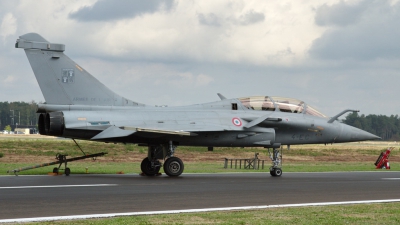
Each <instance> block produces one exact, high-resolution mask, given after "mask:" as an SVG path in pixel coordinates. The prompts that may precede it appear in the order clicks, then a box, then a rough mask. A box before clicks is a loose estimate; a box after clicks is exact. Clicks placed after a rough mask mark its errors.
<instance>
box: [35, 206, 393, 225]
mask: <svg viewBox="0 0 400 225" xmlns="http://www.w3.org/2000/svg"><path fill="white" fill-rule="evenodd" d="M399 214H400V203H381V204H356V205H338V206H318V207H317V206H315V207H314V206H313V207H293V208H272V209H264V210H248V211H227V212H208V213H185V214H166V215H149V216H126V217H116V218H108V219H88V220H70V221H58V222H57V221H52V222H46V223H43V222H41V223H40V224H146V225H148V224H307V225H312V224H362V225H364V224H399V223H400V216H399ZM31 224H39V223H31Z"/></svg>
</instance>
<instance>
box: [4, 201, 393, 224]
mask: <svg viewBox="0 0 400 225" xmlns="http://www.w3.org/2000/svg"><path fill="white" fill-rule="evenodd" d="M389 202H400V199H385V200H366V201H347V202H318V203H303V204H282V205H262V206H242V207H226V208H205V209H182V210H165V211H148V212H126V213H107V214H90V215H71V216H52V217H35V218H16V219H3V220H0V223H23V222H44V221H55V220H76V219H92V218H110V217H116V216H142V215H160V214H178V213H199V212H215V211H232V210H257V209H269V208H285V207H304V206H328V205H349V204H369V203H389Z"/></svg>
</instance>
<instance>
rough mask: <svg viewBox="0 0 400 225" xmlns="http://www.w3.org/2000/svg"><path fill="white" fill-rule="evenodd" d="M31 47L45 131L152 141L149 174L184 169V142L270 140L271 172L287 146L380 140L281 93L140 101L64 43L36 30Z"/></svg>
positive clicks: (255, 143) (24, 44)
mask: <svg viewBox="0 0 400 225" xmlns="http://www.w3.org/2000/svg"><path fill="white" fill-rule="evenodd" d="M15 47H16V48H22V49H24V50H25V53H26V56H27V57H28V60H29V62H30V65H31V67H32V70H33V72H34V74H35V76H36V79H37V81H38V83H39V86H40V89H41V91H42V93H43V96H44V99H45V104H39V106H38V111H37V112H38V113H40V116H39V121H38V127H39V133H40V134H41V135H50V136H57V137H64V138H71V139H80V140H90V141H99V142H114V143H134V144H138V145H141V146H148V154H147V156H146V157H145V158H144V159H143V161H142V163H141V170H142V172H143V174H145V175H147V176H153V175H156V174H158V173H159V171H160V169H161V167H163V169H164V172H165V173H166V174H167V175H168V176H179V175H181V174H182V172H183V169H184V164H183V162H182V160H181V159H179V158H178V157H175V156H174V153H175V151H176V149H177V147H178V146H204V147H208V148H209V150H212V148H213V147H265V148H268V149H271V150H272V151H271V153H270V158H271V161H272V166H271V167H270V174H271V175H272V176H274V177H279V176H281V175H282V168H281V167H282V164H281V160H282V154H281V151H280V150H279V148H281V146H284V145H287V146H288V148H289V147H290V145H301V144H328V143H342V142H357V141H365V140H374V139H379V137H378V136H375V135H373V134H371V133H368V132H366V131H363V130H360V129H357V128H355V127H352V126H349V125H346V124H343V123H341V122H339V121H338V118H339V117H340V116H341V115H343V114H345V113H346V112H349V111H356V110H350V109H348V110H344V111H343V112H341V113H339V114H337V115H336V116H333V117H327V116H325V115H324V114H322V113H321V112H319V111H318V110H316V109H315V108H314V107H312V106H310V105H308V104H307V103H305V102H303V101H300V100H297V99H293V98H283V97H276V96H251V97H241V98H232V99H227V98H225V97H224V96H223V95H221V94H218V96H219V98H220V100H219V101H215V102H211V103H204V104H196V105H189V106H179V107H156V106H150V105H145V104H142V103H138V102H135V101H132V100H129V99H127V98H124V97H122V96H119V95H118V94H116V93H115V92H113V91H111V90H110V89H108V88H107V87H106V86H105V85H104V84H102V83H101V82H99V81H98V80H97V79H96V78H95V77H93V76H92V75H91V74H90V73H89V72H87V71H86V70H85V69H84V68H83V67H82V66H80V65H78V64H77V63H75V62H74V61H72V60H71V59H70V58H69V57H68V56H66V55H65V54H64V50H65V45H63V44H56V43H50V42H48V41H47V40H46V39H44V38H43V37H42V36H40V35H39V34H36V33H28V34H25V35H22V36H20V37H19V39H17V41H16V44H15Z"/></svg>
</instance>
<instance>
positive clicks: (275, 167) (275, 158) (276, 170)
mask: <svg viewBox="0 0 400 225" xmlns="http://www.w3.org/2000/svg"><path fill="white" fill-rule="evenodd" d="M268 154H269V158H270V159H271V161H272V166H271V167H270V168H269V173H270V174H271V176H273V177H280V176H281V175H282V148H280V149H276V148H273V150H272V152H271V151H270V150H269V149H268Z"/></svg>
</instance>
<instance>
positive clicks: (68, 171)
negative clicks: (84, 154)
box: [64, 168, 71, 176]
mask: <svg viewBox="0 0 400 225" xmlns="http://www.w3.org/2000/svg"><path fill="white" fill-rule="evenodd" d="M64 172H65V176H69V175H70V174H71V170H70V169H69V168H65V171H64Z"/></svg>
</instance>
